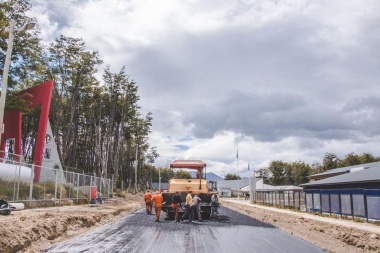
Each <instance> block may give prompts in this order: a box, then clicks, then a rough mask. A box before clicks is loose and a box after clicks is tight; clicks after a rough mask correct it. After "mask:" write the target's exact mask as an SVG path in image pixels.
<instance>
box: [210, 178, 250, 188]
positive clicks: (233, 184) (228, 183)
mask: <svg viewBox="0 0 380 253" xmlns="http://www.w3.org/2000/svg"><path fill="white" fill-rule="evenodd" d="M247 185H249V179H248V178H244V179H240V180H223V181H217V187H218V188H231V190H237V189H241V188H243V187H246V186H247Z"/></svg>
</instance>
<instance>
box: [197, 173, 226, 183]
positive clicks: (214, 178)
mask: <svg viewBox="0 0 380 253" xmlns="http://www.w3.org/2000/svg"><path fill="white" fill-rule="evenodd" d="M190 174H191V176H192V177H195V176H196V172H195V171H191V172H190ZM206 179H207V181H221V180H224V178H222V177H220V176H218V175H216V174H215V173H214V172H207V173H206Z"/></svg>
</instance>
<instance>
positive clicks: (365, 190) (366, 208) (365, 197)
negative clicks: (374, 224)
mask: <svg viewBox="0 0 380 253" xmlns="http://www.w3.org/2000/svg"><path fill="white" fill-rule="evenodd" d="M367 205H368V203H367V189H364V212H365V218H366V220H367V222H368V206H367Z"/></svg>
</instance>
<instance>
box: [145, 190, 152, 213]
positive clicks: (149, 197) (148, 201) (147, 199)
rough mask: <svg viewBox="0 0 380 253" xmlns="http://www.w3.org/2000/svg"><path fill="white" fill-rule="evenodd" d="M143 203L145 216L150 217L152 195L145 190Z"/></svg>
mask: <svg viewBox="0 0 380 253" xmlns="http://www.w3.org/2000/svg"><path fill="white" fill-rule="evenodd" d="M144 201H145V208H146V214H148V215H150V214H152V193H150V190H149V189H148V190H146V192H145V194H144Z"/></svg>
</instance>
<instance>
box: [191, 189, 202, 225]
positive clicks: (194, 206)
mask: <svg viewBox="0 0 380 253" xmlns="http://www.w3.org/2000/svg"><path fill="white" fill-rule="evenodd" d="M201 201H202V200H201V198H199V197H198V195H194V198H193V201H192V203H191V208H192V209H193V214H197V216H198V220H199V221H201V220H202V216H201V208H200V205H201Z"/></svg>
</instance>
